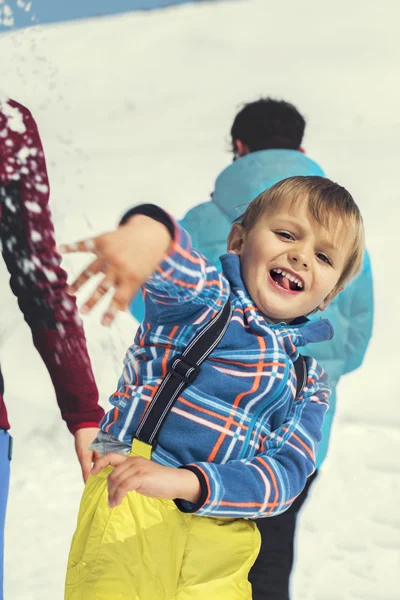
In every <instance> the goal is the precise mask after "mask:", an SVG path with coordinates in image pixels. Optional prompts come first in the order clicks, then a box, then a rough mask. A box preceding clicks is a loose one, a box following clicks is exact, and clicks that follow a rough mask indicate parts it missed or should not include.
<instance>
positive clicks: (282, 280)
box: [277, 273, 291, 290]
mask: <svg viewBox="0 0 400 600" xmlns="http://www.w3.org/2000/svg"><path fill="white" fill-rule="evenodd" d="M277 282H278V283H279V285H280V286H281V287H283V288H285V290H290V289H291V287H290V281H289V279H288V278H287V277H285V276H284V275H282V273H279V276H278V277H277Z"/></svg>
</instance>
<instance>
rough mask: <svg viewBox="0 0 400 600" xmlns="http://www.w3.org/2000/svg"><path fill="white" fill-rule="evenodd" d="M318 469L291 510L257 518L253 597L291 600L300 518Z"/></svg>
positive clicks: (258, 599) (265, 599)
mask: <svg viewBox="0 0 400 600" xmlns="http://www.w3.org/2000/svg"><path fill="white" fill-rule="evenodd" d="M317 473H318V472H317V471H315V473H313V474H312V475H311V477H309V478H308V480H307V483H306V487H305V488H304V490H303V491H302V493H301V494H300V496H298V497H297V498H296V500H295V501H294V502H293V504H292V506H291V507H290V508H289V509H288V510H287V511H285V512H284V513H282V514H281V515H278V516H277V517H271V518H266V519H259V520H258V521H257V525H258V529H259V530H260V533H261V550H260V554H259V555H258V558H257V560H256V562H255V564H254V566H253V568H252V570H251V571H250V575H249V579H250V583H251V584H252V586H253V600H289V581H290V574H291V571H292V566H293V545H294V536H295V531H296V519H297V515H298V514H299V510H300V508H301V507H302V506H303V503H304V501H305V499H306V498H307V494H308V491H309V489H310V487H311V485H312V483H313V481H315V478H316V477H317Z"/></svg>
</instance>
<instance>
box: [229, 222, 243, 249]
mask: <svg viewBox="0 0 400 600" xmlns="http://www.w3.org/2000/svg"><path fill="white" fill-rule="evenodd" d="M243 240H244V229H243V225H239V223H235V224H234V225H233V227H232V229H231V230H230V232H229V235H228V252H231V253H232V254H237V255H238V256H240V255H241V253H242V246H243Z"/></svg>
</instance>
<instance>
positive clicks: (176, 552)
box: [65, 467, 260, 600]
mask: <svg viewBox="0 0 400 600" xmlns="http://www.w3.org/2000/svg"><path fill="white" fill-rule="evenodd" d="M111 470H112V467H108V468H107V469H103V470H102V471H101V472H100V473H99V474H98V475H96V476H95V477H93V476H90V478H89V480H88V482H87V484H86V487H85V491H84V494H83V498H82V502H81V506H80V510H79V516H78V526H77V530H76V532H75V535H74V538H73V541H72V547H71V551H70V555H69V560H68V569H67V579H66V589H65V600H200V599H201V600H251V597H252V593H251V585H250V583H249V581H248V573H249V571H250V568H251V567H252V565H253V563H254V561H255V560H256V558H257V555H258V552H259V547H260V535H259V532H258V529H257V527H256V525H255V523H254V522H252V521H248V520H245V519H214V518H209V517H199V516H197V515H192V514H185V513H182V512H181V511H179V509H178V508H177V507H176V505H175V504H174V502H172V501H169V500H162V499H158V498H147V497H145V496H141V495H140V494H137V493H136V492H129V493H128V494H127V495H126V496H125V498H124V499H123V501H122V503H121V504H120V505H119V506H117V507H115V508H113V509H109V508H108V492H107V475H108V474H109V473H110V471H111Z"/></svg>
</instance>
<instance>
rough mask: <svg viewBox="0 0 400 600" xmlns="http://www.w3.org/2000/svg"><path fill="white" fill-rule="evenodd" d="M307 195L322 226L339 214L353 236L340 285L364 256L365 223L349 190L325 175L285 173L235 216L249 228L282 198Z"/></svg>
mask: <svg viewBox="0 0 400 600" xmlns="http://www.w3.org/2000/svg"><path fill="white" fill-rule="evenodd" d="M304 198H307V201H308V208H309V211H310V213H311V215H312V216H313V217H314V219H316V221H318V223H320V224H321V225H323V226H324V227H328V225H329V219H330V218H331V217H332V216H335V217H339V218H340V219H341V220H342V221H343V222H344V224H345V226H346V228H347V231H348V234H349V236H351V237H352V238H353V243H352V245H351V249H350V253H349V257H348V259H347V261H346V264H345V266H344V269H343V272H342V274H341V276H340V279H339V281H338V282H337V284H336V286H335V288H336V289H338V288H343V287H344V286H345V285H346V284H347V283H348V282H349V281H350V280H351V279H352V278H353V277H355V275H357V273H359V272H360V271H361V268H362V264H363V259H364V225H363V220H362V216H361V213H360V209H359V208H358V206H357V204H356V203H355V202H354V199H353V197H352V196H351V194H350V193H349V192H348V191H347V190H346V189H345V188H344V187H342V186H340V185H339V184H337V183H334V182H333V181H331V180H330V179H327V178H325V177H317V176H313V177H312V176H310V177H300V176H298V177H288V178H287V179H283V180H282V181H280V182H279V183H276V184H275V185H273V186H272V187H270V188H269V189H268V190H265V192H261V194H259V195H258V196H257V197H256V198H254V200H252V202H250V204H249V205H248V206H247V209H246V211H245V212H244V213H243V214H242V215H241V216H240V217H238V218H237V219H236V220H235V223H239V224H240V225H242V226H243V227H244V228H245V229H247V230H249V229H251V228H252V227H253V226H254V225H255V224H256V222H257V221H258V219H259V218H260V217H261V216H262V215H263V214H264V213H268V212H269V213H272V212H274V211H276V210H277V209H278V208H279V206H280V205H281V204H282V202H283V201H285V200H289V201H290V203H291V204H292V203H295V202H296V201H297V200H299V199H304Z"/></svg>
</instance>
